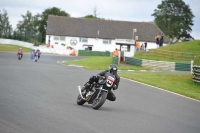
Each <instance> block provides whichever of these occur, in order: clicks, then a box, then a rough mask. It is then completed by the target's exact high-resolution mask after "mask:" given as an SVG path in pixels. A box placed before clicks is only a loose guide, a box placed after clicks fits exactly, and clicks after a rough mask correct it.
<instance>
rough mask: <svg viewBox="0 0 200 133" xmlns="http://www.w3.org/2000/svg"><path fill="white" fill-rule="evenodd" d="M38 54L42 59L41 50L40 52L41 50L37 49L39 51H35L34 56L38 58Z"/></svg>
mask: <svg viewBox="0 0 200 133" xmlns="http://www.w3.org/2000/svg"><path fill="white" fill-rule="evenodd" d="M37 53H38V59H40V55H41V53H40V50H39V49H37V50H36V51H35V53H34V56H36V54H37Z"/></svg>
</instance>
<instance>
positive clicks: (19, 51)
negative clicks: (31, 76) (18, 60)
mask: <svg viewBox="0 0 200 133" xmlns="http://www.w3.org/2000/svg"><path fill="white" fill-rule="evenodd" d="M18 55H22V57H23V50H22V48H19V50H18V52H17V56H18Z"/></svg>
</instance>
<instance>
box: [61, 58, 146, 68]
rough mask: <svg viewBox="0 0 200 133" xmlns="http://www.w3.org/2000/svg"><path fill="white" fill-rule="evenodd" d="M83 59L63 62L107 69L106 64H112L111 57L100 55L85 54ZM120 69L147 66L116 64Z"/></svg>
mask: <svg viewBox="0 0 200 133" xmlns="http://www.w3.org/2000/svg"><path fill="white" fill-rule="evenodd" d="M84 58H85V59H81V60H75V61H67V62H65V63H64V64H66V65H79V66H83V67H84V68H85V69H88V70H105V69H108V66H109V65H110V64H112V57H102V56H92V57H91V56H87V57H84ZM117 67H118V69H120V70H149V68H143V67H137V66H130V65H125V64H122V65H117Z"/></svg>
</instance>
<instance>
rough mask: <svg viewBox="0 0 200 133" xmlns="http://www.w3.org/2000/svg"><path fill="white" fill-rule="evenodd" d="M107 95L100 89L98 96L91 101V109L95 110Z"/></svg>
mask: <svg viewBox="0 0 200 133" xmlns="http://www.w3.org/2000/svg"><path fill="white" fill-rule="evenodd" d="M107 95H108V92H104V91H102V92H101V93H100V95H99V97H98V98H95V99H94V100H93V103H92V107H93V109H95V110H97V109H99V108H100V107H101V106H102V105H103V104H104V102H105V101H106V98H107Z"/></svg>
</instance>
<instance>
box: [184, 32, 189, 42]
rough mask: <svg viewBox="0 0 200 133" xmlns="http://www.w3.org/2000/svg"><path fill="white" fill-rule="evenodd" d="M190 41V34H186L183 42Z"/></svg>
mask: <svg viewBox="0 0 200 133" xmlns="http://www.w3.org/2000/svg"><path fill="white" fill-rule="evenodd" d="M189 40H190V33H189V32H187V34H186V35H185V41H189Z"/></svg>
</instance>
